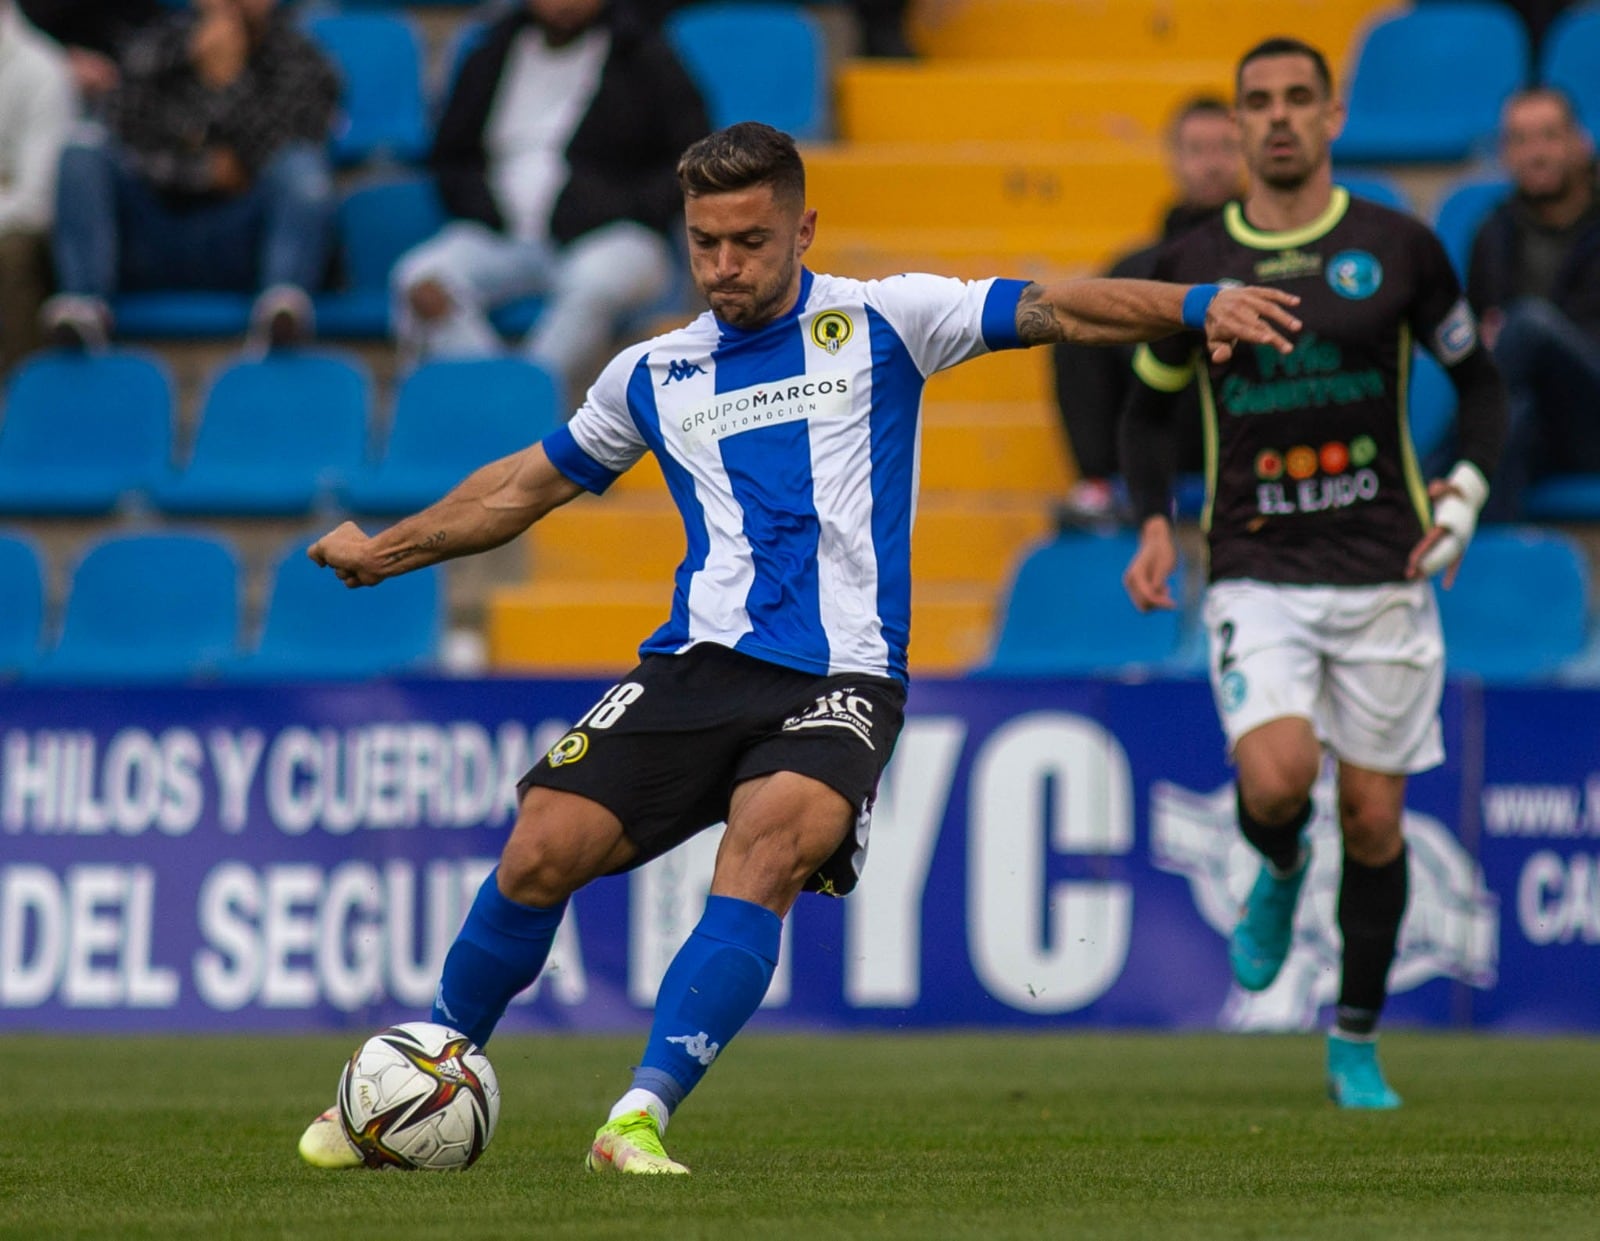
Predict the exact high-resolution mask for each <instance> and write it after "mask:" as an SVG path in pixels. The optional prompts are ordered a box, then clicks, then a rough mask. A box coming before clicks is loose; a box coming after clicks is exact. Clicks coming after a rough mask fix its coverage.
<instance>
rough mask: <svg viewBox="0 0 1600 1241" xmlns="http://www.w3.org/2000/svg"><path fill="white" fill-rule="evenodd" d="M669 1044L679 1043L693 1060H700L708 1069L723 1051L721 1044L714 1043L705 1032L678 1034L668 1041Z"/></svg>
mask: <svg viewBox="0 0 1600 1241" xmlns="http://www.w3.org/2000/svg"><path fill="white" fill-rule="evenodd" d="M667 1042H669V1043H677V1044H679V1045H680V1046H682V1048H683V1050H684V1051H685V1052H686V1053H687V1054H688V1055H689V1056H690V1057H692V1058H693V1059H695V1060H698V1061H699V1062H700V1063H701V1064H703V1065H705V1066H706V1067H707V1068H710V1067H711V1062H712V1061H713V1060H715V1059H716V1058H717V1053H718V1052H719V1051H721V1050H722V1044H721V1043H713V1042H712V1041H711V1036H710V1035H709V1034H707V1033H706V1032H705V1031H704V1030H701V1031H700V1033H698V1034H677V1035H673V1036H672V1037H670V1038H668V1039H667Z"/></svg>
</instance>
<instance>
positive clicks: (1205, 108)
mask: <svg viewBox="0 0 1600 1241" xmlns="http://www.w3.org/2000/svg"><path fill="white" fill-rule="evenodd" d="M1232 115H1233V109H1232V108H1230V107H1229V106H1228V101H1227V100H1225V99H1223V98H1222V96H1220V95H1191V96H1190V97H1189V98H1188V99H1185V100H1184V101H1183V102H1182V103H1181V104H1179V105H1178V108H1177V110H1176V111H1175V112H1173V114H1172V119H1171V120H1170V121H1168V122H1167V135H1168V137H1171V138H1176V137H1177V136H1178V131H1179V130H1180V129H1182V128H1183V126H1184V122H1186V121H1187V120H1188V119H1189V118H1190V117H1192V116H1223V117H1226V116H1232Z"/></svg>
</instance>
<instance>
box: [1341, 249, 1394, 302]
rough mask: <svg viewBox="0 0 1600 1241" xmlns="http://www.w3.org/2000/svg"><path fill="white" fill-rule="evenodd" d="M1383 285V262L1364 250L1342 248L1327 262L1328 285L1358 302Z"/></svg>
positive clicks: (1343, 295) (1342, 295)
mask: <svg viewBox="0 0 1600 1241" xmlns="http://www.w3.org/2000/svg"><path fill="white" fill-rule="evenodd" d="M1382 285H1383V264H1382V263H1380V262H1378V260H1377V259H1376V258H1374V257H1373V256H1372V255H1370V254H1368V253H1367V252H1366V251H1365V250H1342V251H1340V252H1339V253H1338V254H1335V255H1334V256H1333V259H1332V261H1331V262H1330V263H1329V264H1328V287H1329V288H1330V289H1332V290H1333V291H1334V292H1335V293H1337V294H1338V295H1339V296H1340V297H1345V298H1349V299H1350V300H1351V301H1353V302H1359V301H1361V300H1362V299H1363V298H1368V297H1371V296H1372V295H1373V294H1374V293H1376V292H1377V291H1378V289H1379V288H1380V287H1382Z"/></svg>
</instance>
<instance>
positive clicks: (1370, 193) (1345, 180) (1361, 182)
mask: <svg viewBox="0 0 1600 1241" xmlns="http://www.w3.org/2000/svg"><path fill="white" fill-rule="evenodd" d="M1333 179H1334V180H1335V181H1337V182H1338V183H1339V184H1340V185H1342V186H1344V188H1345V189H1347V190H1349V191H1350V192H1351V193H1352V194H1354V195H1355V196H1356V197H1357V198H1365V199H1366V200H1367V201H1368V202H1374V203H1377V204H1378V205H1379V206H1381V207H1393V208H1394V209H1395V210H1396V211H1410V210H1411V203H1410V202H1409V201H1408V200H1407V198H1406V195H1405V191H1404V190H1402V189H1401V188H1400V187H1399V186H1398V185H1396V184H1395V183H1394V182H1393V181H1392V180H1390V179H1389V178H1388V177H1386V176H1384V175H1383V174H1382V173H1381V172H1335V173H1334V174H1333Z"/></svg>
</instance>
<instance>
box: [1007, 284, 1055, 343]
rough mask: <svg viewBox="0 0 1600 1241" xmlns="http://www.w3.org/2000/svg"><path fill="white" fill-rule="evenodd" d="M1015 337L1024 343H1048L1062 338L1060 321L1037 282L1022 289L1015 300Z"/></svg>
mask: <svg viewBox="0 0 1600 1241" xmlns="http://www.w3.org/2000/svg"><path fill="white" fill-rule="evenodd" d="M1017 338H1018V339H1019V340H1021V341H1022V343H1023V344H1025V345H1048V344H1053V343H1054V342H1056V341H1058V340H1061V339H1062V332H1061V323H1060V321H1059V320H1058V319H1057V318H1056V312H1055V311H1054V310H1052V309H1051V308H1050V306H1049V305H1047V304H1046V303H1045V300H1044V289H1042V288H1041V287H1040V286H1039V285H1037V284H1030V285H1028V287H1027V288H1025V289H1023V290H1022V297H1021V298H1020V299H1019V300H1018V302H1017Z"/></svg>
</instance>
